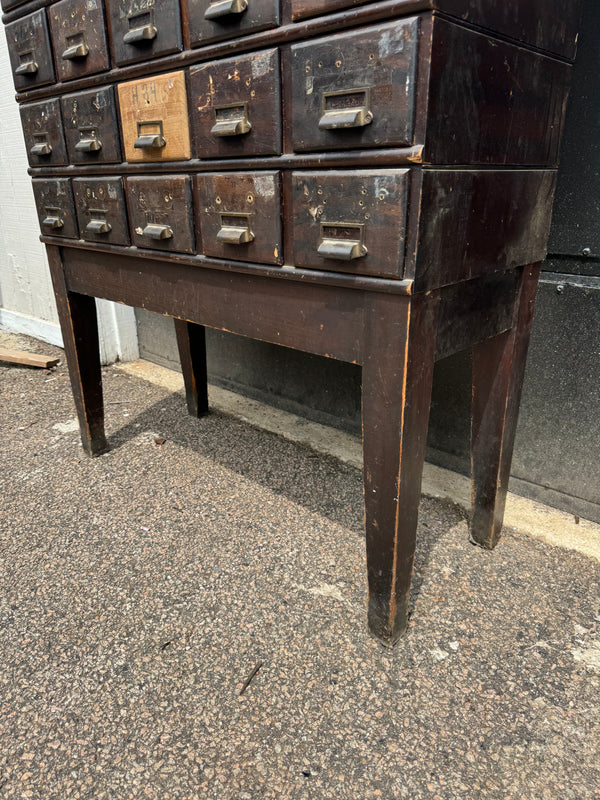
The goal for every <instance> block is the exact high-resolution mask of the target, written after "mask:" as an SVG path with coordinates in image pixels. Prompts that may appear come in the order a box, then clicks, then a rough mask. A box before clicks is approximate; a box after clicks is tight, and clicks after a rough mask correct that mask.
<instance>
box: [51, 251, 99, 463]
mask: <svg viewBox="0 0 600 800" xmlns="http://www.w3.org/2000/svg"><path fill="white" fill-rule="evenodd" d="M46 252H47V254H48V262H49V264H50V274H51V276H52V283H53V286H54V294H55V297H56V307H57V309H58V317H59V320H60V327H61V331H62V336H63V344H64V348H65V353H66V356H67V365H68V367H69V377H70V379H71V388H72V390H73V398H74V400H75V408H76V411H77V417H78V419H79V430H80V433H81V443H82V445H83V449H84V450H85V452H86V453H87V454H88V455H90V456H97V455H101V454H102V453H104V452H106V451H107V450H108V443H107V441H106V435H105V433H104V400H103V397H102V373H101V370H100V344H99V341H98V324H97V318H96V301H95V300H94V298H93V297H89V296H87V295H83V294H76V293H74V292H71V291H69V290H68V289H67V286H66V282H65V275H64V271H63V265H62V262H61V255H60V249H59V248H58V247H51V246H49V247H47V248H46Z"/></svg>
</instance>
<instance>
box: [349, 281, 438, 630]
mask: <svg viewBox="0 0 600 800" xmlns="http://www.w3.org/2000/svg"><path fill="white" fill-rule="evenodd" d="M369 303H370V308H368V309H367V313H366V319H367V324H368V326H369V329H368V331H367V337H366V352H365V360H364V364H363V376H362V417H363V453H364V492H365V516H366V520H365V523H366V534H367V572H368V580H369V628H370V630H371V632H372V633H373V634H375V635H376V636H377V637H379V638H380V639H381V640H382V641H383V642H384V643H386V644H393V643H394V642H395V641H396V640H397V639H398V637H399V636H400V635H401V634H402V632H403V631H404V629H405V628H406V625H407V622H408V597H409V591H410V584H411V579H412V570H413V562H414V553H415V543H416V530H417V517H418V509H419V499H420V495H421V477H422V472H423V463H424V460H425V444H426V438H427V425H428V421H429V405H430V401H431V383H432V376H433V361H434V353H435V338H436V324H437V311H438V306H439V296H438V294H437V293H430V294H428V295H417V296H416V297H412V298H411V297H398V296H394V295H392V296H390V295H384V294H377V295H376V294H373V295H371V296H370V297H369Z"/></svg>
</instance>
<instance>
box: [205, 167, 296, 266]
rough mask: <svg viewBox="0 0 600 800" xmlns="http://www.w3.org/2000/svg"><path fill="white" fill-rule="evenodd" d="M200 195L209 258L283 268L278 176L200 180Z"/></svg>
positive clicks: (233, 175) (209, 176)
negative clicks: (276, 265)
mask: <svg viewBox="0 0 600 800" xmlns="http://www.w3.org/2000/svg"><path fill="white" fill-rule="evenodd" d="M195 195H196V214H197V226H198V228H199V229H200V231H201V234H202V252H203V253H204V255H206V256H214V257H216V258H228V259H233V260H235V261H254V262H258V263H261V264H282V263H283V254H282V238H281V189H280V179H279V173H278V172H236V173H223V174H219V175H214V174H210V173H209V174H205V175H198V176H196V179H195Z"/></svg>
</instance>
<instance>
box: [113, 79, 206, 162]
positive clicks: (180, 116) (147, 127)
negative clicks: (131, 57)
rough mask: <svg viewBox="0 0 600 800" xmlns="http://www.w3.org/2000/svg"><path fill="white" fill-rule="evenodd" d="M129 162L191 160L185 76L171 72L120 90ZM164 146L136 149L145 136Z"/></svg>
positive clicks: (122, 125) (125, 84) (126, 154)
mask: <svg viewBox="0 0 600 800" xmlns="http://www.w3.org/2000/svg"><path fill="white" fill-rule="evenodd" d="M117 91H118V95H119V109H120V112H121V129H122V132H123V144H124V147H125V158H126V159H127V161H132V162H136V161H180V160H182V159H184V160H185V159H188V158H190V156H191V154H192V153H191V147H190V127H189V122H188V106H187V95H186V89H185V75H184V73H183V72H172V73H169V74H168V75H156V76H154V77H148V78H144V79H142V80H140V81H133V82H132V83H120V84H119V85H118V87H117ZM153 134H154V135H158V136H159V137H160V138H161V139H162V141H163V142H164V144H162V143H160V142H159V143H157V146H155V147H136V146H135V143H136V141H139V138H140V136H142V135H153Z"/></svg>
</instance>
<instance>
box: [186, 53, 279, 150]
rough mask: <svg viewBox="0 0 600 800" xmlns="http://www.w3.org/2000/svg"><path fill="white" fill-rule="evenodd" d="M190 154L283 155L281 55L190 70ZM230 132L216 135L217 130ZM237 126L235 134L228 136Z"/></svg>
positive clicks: (260, 55) (254, 56)
mask: <svg viewBox="0 0 600 800" xmlns="http://www.w3.org/2000/svg"><path fill="white" fill-rule="evenodd" d="M189 81H190V111H191V118H192V130H193V143H194V154H195V155H196V156H197V157H198V158H232V157H233V158H236V157H240V156H254V155H273V154H277V153H281V90H280V80H279V54H278V52H277V50H263V51H261V52H260V53H252V54H250V55H247V56H237V57H236V58H230V59H226V60H224V61H214V62H211V63H210V64H201V65H199V66H197V67H192V68H191V69H190V72H189ZM228 123H229V124H230V125H231V130H229V131H227V130H226V131H225V134H226V135H224V132H223V131H219V130H217V127H218V126H219V124H221V125H227V124H228ZM236 125H237V127H238V128H239V129H240V130H239V131H238V132H232V131H233V128H234V127H235V126H236Z"/></svg>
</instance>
